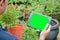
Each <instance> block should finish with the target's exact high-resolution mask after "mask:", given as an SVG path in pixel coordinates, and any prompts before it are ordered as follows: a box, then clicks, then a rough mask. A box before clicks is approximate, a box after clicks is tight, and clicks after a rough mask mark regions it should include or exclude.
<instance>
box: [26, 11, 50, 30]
mask: <svg viewBox="0 0 60 40" xmlns="http://www.w3.org/2000/svg"><path fill="white" fill-rule="evenodd" d="M50 21H51V17H49V16H46V15H42V14H40V13H36V12H32V13H31V14H30V16H29V18H28V22H27V25H28V26H30V27H33V28H36V29H39V30H43V29H44V28H45V26H46V25H47V23H50Z"/></svg>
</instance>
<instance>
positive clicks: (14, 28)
mask: <svg viewBox="0 0 60 40" xmlns="http://www.w3.org/2000/svg"><path fill="white" fill-rule="evenodd" d="M19 13H20V12H19V11H17V10H16V8H15V7H14V6H13V4H11V5H8V6H7V9H6V11H5V12H4V13H3V14H2V15H1V16H0V20H1V22H2V25H3V26H4V25H6V27H7V31H8V32H10V33H11V34H13V35H15V36H16V37H17V38H18V39H20V38H21V37H22V27H23V25H22V24H18V15H19Z"/></svg>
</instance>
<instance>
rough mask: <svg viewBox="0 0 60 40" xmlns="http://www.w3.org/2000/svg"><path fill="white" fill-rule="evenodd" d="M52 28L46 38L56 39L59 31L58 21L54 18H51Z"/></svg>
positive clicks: (48, 39)
mask: <svg viewBox="0 0 60 40" xmlns="http://www.w3.org/2000/svg"><path fill="white" fill-rule="evenodd" d="M50 24H51V25H52V28H51V32H50V34H49V35H48V36H47V38H46V40H56V39H57V35H58V33H59V22H58V21H57V20H55V19H52V20H51V23H50Z"/></svg>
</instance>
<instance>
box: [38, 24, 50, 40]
mask: <svg viewBox="0 0 60 40" xmlns="http://www.w3.org/2000/svg"><path fill="white" fill-rule="evenodd" d="M50 30H51V25H49V24H47V25H46V27H45V28H44V30H43V31H42V32H41V34H40V39H39V40H45V38H46V37H47V36H48V34H49V33H50Z"/></svg>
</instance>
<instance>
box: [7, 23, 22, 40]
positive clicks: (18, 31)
mask: <svg viewBox="0 0 60 40" xmlns="http://www.w3.org/2000/svg"><path fill="white" fill-rule="evenodd" d="M22 30H23V25H22V24H17V25H15V26H14V27H11V28H8V31H9V32H10V33H11V34H13V35H14V36H16V37H17V38H18V40H20V39H21V38H22Z"/></svg>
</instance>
